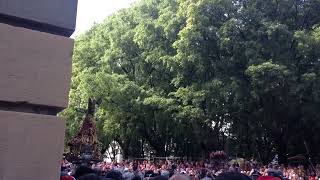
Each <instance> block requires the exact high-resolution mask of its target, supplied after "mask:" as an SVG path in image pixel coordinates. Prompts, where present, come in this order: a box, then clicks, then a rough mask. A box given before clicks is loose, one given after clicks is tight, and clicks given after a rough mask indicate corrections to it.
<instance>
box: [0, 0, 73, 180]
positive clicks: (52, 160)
mask: <svg viewBox="0 0 320 180" xmlns="http://www.w3.org/2000/svg"><path fill="white" fill-rule="evenodd" d="M76 7H77V0H0V180H21V179H26V180H38V179H46V180H58V179H60V177H59V174H60V163H59V162H60V160H61V158H62V153H63V149H64V134H65V121H64V120H62V119H60V118H58V117H57V116H56V114H57V113H58V112H59V111H61V110H63V109H64V108H65V107H66V106H67V105H68V93H69V86H70V81H71V80H70V78H71V64H72V63H71V58H72V52H73V40H72V39H69V38H68V36H70V35H71V34H72V32H73V31H74V29H75V22H76Z"/></svg>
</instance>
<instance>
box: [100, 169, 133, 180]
mask: <svg viewBox="0 0 320 180" xmlns="http://www.w3.org/2000/svg"><path fill="white" fill-rule="evenodd" d="M106 178H109V179H113V180H123V177H122V174H121V172H119V171H116V170H111V171H109V172H107V175H106ZM131 179H132V178H131Z"/></svg>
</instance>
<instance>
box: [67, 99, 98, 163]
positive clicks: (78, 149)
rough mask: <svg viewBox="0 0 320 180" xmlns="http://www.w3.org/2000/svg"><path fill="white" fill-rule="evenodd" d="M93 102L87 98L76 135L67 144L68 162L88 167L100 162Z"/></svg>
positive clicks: (94, 103)
mask: <svg viewBox="0 0 320 180" xmlns="http://www.w3.org/2000/svg"><path fill="white" fill-rule="evenodd" d="M95 105H96V102H95V100H93V99H91V98H89V101H88V109H87V112H86V115H85V118H84V120H83V123H82V126H81V129H80V131H79V132H78V134H77V135H76V136H75V137H74V138H73V139H71V141H70V142H69V143H68V146H69V148H70V152H69V153H68V154H67V155H66V158H67V160H68V161H69V162H72V163H74V164H83V165H90V164H92V163H96V162H100V161H102V154H101V149H102V145H101V143H100V142H99V141H98V138H97V131H96V123H95V120H94V112H95Z"/></svg>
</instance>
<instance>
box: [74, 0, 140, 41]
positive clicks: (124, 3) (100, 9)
mask: <svg viewBox="0 0 320 180" xmlns="http://www.w3.org/2000/svg"><path fill="white" fill-rule="evenodd" d="M134 1H135V0H78V13H77V27H76V31H75V32H74V34H73V35H72V37H75V36H77V35H79V34H81V33H83V32H85V31H86V30H88V29H90V27H91V26H92V25H93V24H94V22H96V23H101V22H102V21H103V20H104V19H105V18H106V17H107V16H109V15H110V14H112V13H114V12H116V11H118V10H119V9H122V8H126V7H129V6H130V4H132V3H133V2H134Z"/></svg>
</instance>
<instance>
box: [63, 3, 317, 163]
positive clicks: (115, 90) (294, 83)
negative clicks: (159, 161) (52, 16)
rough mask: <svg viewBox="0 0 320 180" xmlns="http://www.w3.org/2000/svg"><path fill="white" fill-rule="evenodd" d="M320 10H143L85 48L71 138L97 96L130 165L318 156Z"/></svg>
mask: <svg viewBox="0 0 320 180" xmlns="http://www.w3.org/2000/svg"><path fill="white" fill-rule="evenodd" d="M318 12H320V1H319V0H284V1H279V0H268V1H267V0H141V1H138V2H137V3H135V4H134V5H133V6H131V7H130V8H127V9H123V10H121V11H119V12H117V13H115V14H113V15H111V16H109V17H108V18H107V19H106V20H105V21H104V22H103V23H101V24H96V25H94V27H92V29H90V30H89V31H87V32H86V33H85V34H83V35H81V36H79V37H77V38H76V40H75V51H74V56H73V77H72V86H71V91H70V103H69V107H68V109H66V110H65V111H64V112H63V113H62V114H61V115H62V116H63V117H65V118H66V119H67V125H68V126H67V127H68V129H67V138H70V137H71V136H73V135H74V134H75V132H76V131H77V129H78V128H79V125H80V124H81V123H80V122H81V119H82V116H83V114H84V111H83V109H85V108H86V102H87V99H88V98H89V97H91V98H94V99H96V100H97V102H98V111H97V112H96V118H97V125H98V132H99V136H100V137H99V139H100V141H101V142H102V143H103V144H104V146H105V149H106V148H107V146H108V145H109V144H110V142H111V141H116V142H118V143H119V145H120V146H121V147H122V149H123V152H124V156H125V157H130V156H135V157H143V156H144V155H146V154H147V153H149V152H153V153H154V154H155V155H157V156H169V155H174V156H190V157H194V158H197V157H205V156H206V155H208V154H209V152H211V151H213V150H221V149H225V150H227V151H228V153H229V154H231V155H237V156H243V157H254V158H256V159H258V160H260V161H262V162H268V161H270V160H271V159H272V157H273V155H275V154H278V155H279V161H280V162H282V163H286V162H287V157H288V156H291V155H296V154H309V153H307V151H306V149H307V148H306V147H310V148H309V149H310V155H311V156H315V155H317V153H319V152H320V145H319V143H318V142H319V141H320V135H319V134H317V132H319V130H320V113H319V112H318V110H319V107H320V79H319V78H318V77H319V74H320V51H319V48H320V26H319V25H320V24H319V23H320V16H319V15H318Z"/></svg>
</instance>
